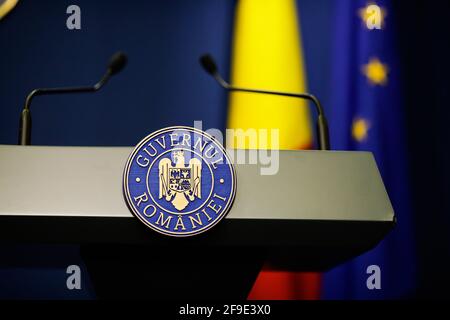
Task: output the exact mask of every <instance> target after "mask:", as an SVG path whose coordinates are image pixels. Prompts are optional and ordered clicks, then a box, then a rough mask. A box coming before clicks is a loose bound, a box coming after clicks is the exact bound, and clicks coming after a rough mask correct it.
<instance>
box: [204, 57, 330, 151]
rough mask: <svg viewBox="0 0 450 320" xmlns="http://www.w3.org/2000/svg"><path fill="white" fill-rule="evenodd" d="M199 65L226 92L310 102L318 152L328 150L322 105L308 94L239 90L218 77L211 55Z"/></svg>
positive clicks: (328, 143) (327, 137)
mask: <svg viewBox="0 0 450 320" xmlns="http://www.w3.org/2000/svg"><path fill="white" fill-rule="evenodd" d="M200 64H201V65H202V67H203V69H205V71H206V72H208V73H209V74H210V75H212V76H213V77H214V79H216V81H217V82H218V83H219V84H220V85H221V86H222V87H223V88H225V89H226V90H229V91H240V92H249V93H262V94H271V95H277V96H285V97H293V98H300V99H306V100H309V101H312V102H313V103H314V105H315V107H316V110H317V139H318V142H319V148H320V150H330V137H329V132H328V122H327V119H326V117H325V114H324V111H323V108H322V105H321V104H320V101H319V99H317V98H316V97H315V96H313V95H312V94H309V93H287V92H277V91H267V90H255V89H246V88H239V87H234V86H232V85H230V84H229V83H228V82H226V81H225V80H224V79H223V78H222V76H221V75H220V73H219V71H218V68H217V65H216V63H215V62H214V59H213V58H212V56H211V55H209V54H205V55H203V56H201V57H200Z"/></svg>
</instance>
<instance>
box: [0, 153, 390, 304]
mask: <svg viewBox="0 0 450 320" xmlns="http://www.w3.org/2000/svg"><path fill="white" fill-rule="evenodd" d="M131 151H132V148H128V147H41V146H27V147H22V146H6V145H0V241H1V243H2V244H6V243H42V244H81V246H82V249H81V250H82V256H83V257H84V258H85V261H86V265H87V267H88V269H89V272H90V275H91V278H92V281H93V284H94V287H95V290H96V292H97V295H98V296H99V297H101V298H120V297H128V298H133V297H151V298H162V299H166V298H167V299H171V298H175V299H177V298H178V299H180V298H181V299H186V298H245V297H246V294H247V293H248V291H249V290H250V289H251V284H252V283H253V281H254V280H255V278H256V276H257V273H258V271H259V270H260V268H261V266H262V264H263V263H269V264H270V265H271V266H272V267H273V268H276V269H277V270H290V271H325V270H328V269H330V268H332V267H334V266H337V265H339V264H341V263H343V262H345V261H347V260H349V259H351V258H353V257H356V256H358V255H360V254H362V253H364V252H366V251H368V250H370V249H371V248H373V247H375V246H376V245H377V244H378V243H379V242H380V241H381V240H382V239H383V238H384V237H385V235H386V234H387V233H388V232H389V231H390V230H391V229H392V228H393V227H394V225H395V221H396V220H395V214H394V211H393V208H392V206H391V203H390V201H389V197H388V195H387V193H386V190H385V187H384V185H383V182H382V179H381V177H380V174H379V171H378V169H377V166H376V163H375V160H374V158H373V156H372V154H371V153H368V152H339V151H280V152H279V171H278V173H277V174H276V175H267V176H264V175H261V174H260V169H261V167H264V165H261V164H235V168H236V174H237V191H236V199H235V202H234V204H233V207H232V208H231V210H230V212H229V213H228V215H227V216H226V218H225V219H224V220H222V221H221V222H220V223H219V224H218V225H217V226H215V227H214V228H212V229H211V230H209V231H208V232H206V233H204V234H201V235H199V236H194V237H188V238H171V237H167V236H163V235H160V234H158V233H156V232H154V231H152V230H150V229H148V228H147V227H145V226H144V225H143V224H142V223H141V222H139V221H138V219H136V218H134V217H133V215H132V214H131V213H130V211H129V210H128V208H127V206H126V204H125V201H124V197H123V194H122V174H123V170H124V166H125V163H126V160H127V158H128V156H129V154H130V153H131ZM230 152H231V153H234V152H236V153H239V156H240V158H244V159H249V151H245V150H237V151H230Z"/></svg>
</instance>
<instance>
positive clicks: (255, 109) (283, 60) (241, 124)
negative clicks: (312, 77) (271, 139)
mask: <svg viewBox="0 0 450 320" xmlns="http://www.w3.org/2000/svg"><path fill="white" fill-rule="evenodd" d="M236 10H237V11H236V21H235V31H234V43H233V53H232V71H231V79H232V83H233V84H234V85H235V86H241V87H249V88H256V89H266V90H274V91H286V92H305V91H306V80H305V75H304V64H303V53H302V49H301V46H302V45H301V37H300V29H299V23H298V22H297V10H296V5H295V1H293V0H240V1H239V2H238V4H237V9H236ZM227 127H228V128H233V129H238V128H239V129H244V130H247V129H249V128H254V129H269V130H270V129H279V138H280V140H279V149H303V148H309V147H311V145H312V132H311V123H310V115H309V110H308V107H307V104H306V102H304V101H301V100H299V99H295V98H289V97H280V96H270V95H260V94H252V93H242V92H233V93H231V96H230V106H229V118H228V125H227ZM230 140H231V139H230ZM258 143H259V142H258ZM228 146H229V147H232V148H233V147H234V148H248V147H249V146H250V144H249V143H248V141H247V143H246V144H245V146H242V145H237V140H236V139H234V141H228ZM259 147H260V148H265V147H266V146H264V145H261V144H260V143H259ZM268 147H269V148H270V147H277V146H276V145H275V144H271V145H269V146H268Z"/></svg>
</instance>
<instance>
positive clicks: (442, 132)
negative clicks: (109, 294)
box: [0, 0, 450, 299]
mask: <svg viewBox="0 0 450 320" xmlns="http://www.w3.org/2000/svg"><path fill="white" fill-rule="evenodd" d="M13 2H16V1H11V0H2V1H0V17H2V18H1V19H0V144H16V143H17V134H18V120H19V115H20V111H21V109H22V108H23V104H24V100H25V97H26V95H27V94H28V92H29V91H30V90H32V89H34V88H37V87H52V86H65V85H78V84H93V83H95V82H96V81H97V80H98V78H99V77H100V76H101V75H102V74H103V72H104V70H105V67H106V63H107V61H108V59H109V57H110V56H111V55H112V54H113V53H114V52H116V51H119V50H120V51H123V52H125V53H127V55H128V58H129V63H128V66H127V68H126V69H125V70H124V71H123V73H121V74H120V75H118V76H117V77H116V78H114V79H113V80H112V81H111V82H110V83H108V85H107V86H106V87H105V88H104V89H102V91H100V92H98V93H96V94H85V95H71V96H52V97H38V98H36V99H35V101H34V103H33V106H32V113H33V139H32V142H33V144H36V145H55V146H56V145H58V146H133V145H135V144H136V143H137V142H138V141H140V139H142V138H143V137H144V136H146V135H147V134H149V133H151V132H153V131H154V130H157V129H159V128H162V127H166V126H171V125H189V126H193V123H194V121H195V120H202V121H203V129H208V128H219V129H221V130H224V129H225V128H233V127H244V128H245V127H274V128H280V130H281V148H283V149H300V148H301V149H306V148H314V146H315V143H314V138H313V135H314V133H313V130H312V128H313V125H312V124H313V123H314V114H313V113H311V115H310V114H309V112H308V109H307V108H306V107H305V105H303V104H302V103H301V102H293V101H291V100H286V98H279V99H278V100H276V99H272V97H271V98H267V99H265V98H261V97H258V98H257V97H249V96H248V95H247V96H243V95H240V96H239V95H234V96H229V95H228V94H227V92H225V91H223V90H222V89H221V88H220V87H219V86H218V85H217V84H216V83H215V82H214V81H213V80H212V79H211V78H210V77H208V76H207V75H206V74H205V73H204V71H203V70H202V69H201V68H200V66H199V63H198V57H199V56H200V55H201V54H203V53H206V52H210V53H211V54H212V55H213V56H214V57H215V58H216V61H217V63H218V65H219V68H220V70H221V72H222V73H223V74H224V76H225V77H226V79H232V81H233V83H235V84H239V85H242V86H249V87H254V88H255V87H256V88H262V89H271V90H284V91H304V90H307V91H309V92H311V93H313V94H314V95H316V96H318V97H319V98H320V99H321V101H322V103H323V105H324V108H325V110H326V113H327V115H328V118H329V119H328V120H329V124H330V135H331V146H332V149H337V150H369V151H372V152H374V155H375V158H376V160H377V163H378V165H379V167H380V171H381V174H382V176H383V179H384V182H385V184H386V188H387V190H388V193H389V196H390V198H391V201H392V203H393V206H394V209H395V211H396V214H397V217H398V225H397V227H396V229H395V230H394V231H393V232H392V233H391V234H390V235H389V236H388V237H387V238H386V239H385V240H384V241H383V242H382V243H381V244H380V245H379V246H378V247H377V248H375V249H374V250H372V251H371V252H368V253H366V254H364V255H362V256H361V257H358V258H356V259H354V260H353V261H350V262H348V263H346V264H345V265H342V266H339V267H337V268H336V269H334V270H330V271H329V272H327V273H325V274H314V273H307V274H292V273H282V272H279V271H277V270H272V269H271V268H270V266H266V267H265V268H264V270H263V271H262V272H261V274H260V275H259V276H258V279H257V281H256V283H255V285H254V287H253V288H252V291H251V292H250V293H249V298H250V299H407V298H448V297H449V296H450V294H449V292H450V291H449V290H448V288H449V287H450V279H449V277H448V276H447V274H446V273H447V270H450V259H449V258H450V232H449V230H450V192H449V191H450V169H449V164H450V158H449V150H450V142H449V140H450V139H449V138H450V135H449V131H448V125H447V121H448V118H449V116H450V115H449V113H450V111H449V108H448V99H449V89H450V86H449V82H450V81H449V75H450V61H449V58H448V57H450V46H449V42H448V40H447V39H448V33H449V31H450V19H448V17H447V16H448V12H450V10H449V9H450V3H449V2H448V1H419V0H417V1H408V2H405V1H381V0H379V1H359V0H353V1H352V0H297V1H293V0H292V1H291V0H267V1H260V0H242V1H239V0H238V1H233V0H195V1H194V0H192V1H186V0H171V1H163V0H152V1H143V0H142V1H138V0H134V1H129V2H123V1H113V0H109V1H100V0H99V1H95V2H94V1H87V0H77V1H51V0H41V1H31V0H28V1H27V0H20V1H18V3H17V4H16V5H15V6H14V5H11V4H12V3H13ZM73 4H75V5H77V6H79V8H80V9H81V29H80V30H70V29H68V28H67V26H66V22H67V19H68V18H69V17H70V15H71V14H70V13H69V14H68V13H66V9H67V7H69V6H70V5H73ZM374 4H375V5H378V7H379V8H380V11H379V14H380V17H381V21H379V26H380V29H377V28H375V29H371V28H369V25H368V24H367V21H369V20H370V19H372V14H373V12H374V11H371V8H372V9H373V7H371V8H370V6H371V5H374ZM13 7H14V8H13ZM6 9H12V10H11V11H10V12H9V13H6V12H7V11H9V10H6ZM372 22H374V21H372ZM375 22H376V21H375ZM260 99H264V101H263V100H260ZM271 99H272V100H271ZM62 119H66V121H61V120H62ZM0 179H1V177H0ZM11 187H12V188H13V187H14V186H11ZM72 264H77V265H80V266H81V267H82V269H83V268H84V264H83V261H82V259H81V256H80V253H79V247H78V246H77V245H73V246H44V245H39V244H29V245H15V244H5V243H2V244H0V298H3V299H53V298H55V299H95V290H94V289H93V288H92V286H91V284H90V280H89V276H88V273H87V272H84V273H83V274H84V275H85V276H83V278H82V280H83V285H82V290H79V291H77V290H72V291H69V290H67V288H66V286H65V279H66V277H67V275H66V267H67V266H69V265H72ZM369 265H378V266H379V267H380V269H381V274H382V288H381V289H380V290H368V289H367V286H366V279H367V277H368V275H367V273H366V268H367V266H369Z"/></svg>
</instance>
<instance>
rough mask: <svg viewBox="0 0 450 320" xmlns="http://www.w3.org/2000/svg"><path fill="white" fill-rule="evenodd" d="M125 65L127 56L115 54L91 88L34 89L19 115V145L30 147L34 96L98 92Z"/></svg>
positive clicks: (120, 53) (119, 53)
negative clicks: (31, 107)
mask: <svg viewBox="0 0 450 320" xmlns="http://www.w3.org/2000/svg"><path fill="white" fill-rule="evenodd" d="M126 64H127V56H126V55H125V54H124V53H122V52H117V53H116V54H114V55H113V56H112V58H111V60H110V62H109V64H108V69H107V70H106V73H105V74H104V76H103V77H102V78H101V79H100V81H99V82H97V83H96V84H94V85H93V86H86V87H64V88H43V89H35V90H33V91H31V92H30V94H28V96H27V99H26V101H25V106H24V108H23V110H22V114H21V115H20V122H19V145H23V146H26V145H30V144H31V112H30V106H31V101H32V100H33V98H34V97H36V96H43V95H51V94H64V93H85V92H96V91H98V90H100V89H101V88H102V87H103V86H104V85H105V84H106V83H107V82H108V80H109V79H110V78H111V77H112V76H113V75H115V74H117V73H119V72H120V71H122V69H123V68H124V67H125V66H126Z"/></svg>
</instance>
